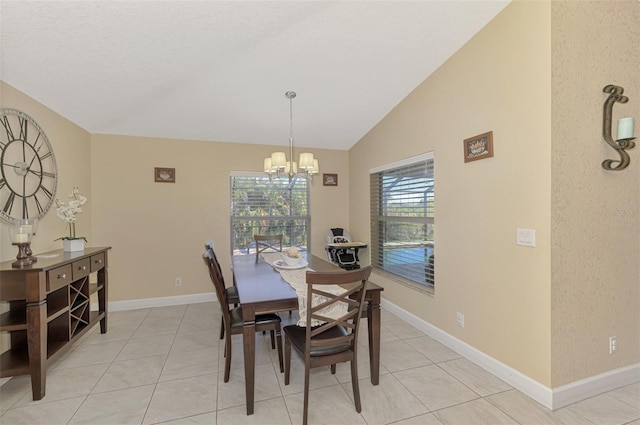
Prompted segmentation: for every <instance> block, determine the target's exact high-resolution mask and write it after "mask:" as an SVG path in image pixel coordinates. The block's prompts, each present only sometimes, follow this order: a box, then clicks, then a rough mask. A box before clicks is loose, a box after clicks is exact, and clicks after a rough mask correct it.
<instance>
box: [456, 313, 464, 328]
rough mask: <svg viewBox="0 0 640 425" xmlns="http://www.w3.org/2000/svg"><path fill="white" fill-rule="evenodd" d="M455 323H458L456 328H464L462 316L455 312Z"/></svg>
mask: <svg viewBox="0 0 640 425" xmlns="http://www.w3.org/2000/svg"><path fill="white" fill-rule="evenodd" d="M456 322H457V323H458V326H460V327H461V328H464V314H463V313H460V312H457V313H456Z"/></svg>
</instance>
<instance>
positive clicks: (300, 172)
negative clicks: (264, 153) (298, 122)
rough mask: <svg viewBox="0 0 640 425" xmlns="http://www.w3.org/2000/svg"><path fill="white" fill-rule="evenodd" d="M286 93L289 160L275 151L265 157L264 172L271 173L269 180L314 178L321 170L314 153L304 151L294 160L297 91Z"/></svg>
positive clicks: (281, 153)
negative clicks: (296, 160) (294, 119)
mask: <svg viewBox="0 0 640 425" xmlns="http://www.w3.org/2000/svg"><path fill="white" fill-rule="evenodd" d="M284 95H285V97H286V98H287V99H289V160H287V155H286V154H285V153H284V152H273V153H272V154H271V156H268V157H266V158H265V159H264V172H265V173H267V174H268V175H269V180H271V179H272V178H274V177H275V178H279V177H285V176H287V177H289V182H291V181H292V180H293V179H294V178H295V177H302V178H306V179H308V180H312V178H313V175H314V174H318V172H319V171H320V170H319V167H318V160H317V159H315V158H314V157H313V154H312V153H308V152H303V153H301V154H300V160H299V161H298V162H295V161H294V160H293V98H294V97H296V92H294V91H288V92H286V93H285V94H284Z"/></svg>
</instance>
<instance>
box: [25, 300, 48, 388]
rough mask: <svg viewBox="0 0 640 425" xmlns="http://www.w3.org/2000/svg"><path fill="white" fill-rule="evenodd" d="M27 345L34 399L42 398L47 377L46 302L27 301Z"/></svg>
mask: <svg viewBox="0 0 640 425" xmlns="http://www.w3.org/2000/svg"><path fill="white" fill-rule="evenodd" d="M27 346H28V351H29V373H30V374H31V392H32V393H33V399H34V400H42V397H44V395H45V388H46V379H47V302H46V301H39V302H33V303H27Z"/></svg>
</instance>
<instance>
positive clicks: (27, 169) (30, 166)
mask: <svg viewBox="0 0 640 425" xmlns="http://www.w3.org/2000/svg"><path fill="white" fill-rule="evenodd" d="M57 185H58V169H57V166H56V159H55V157H54V155H53V149H51V144H50V143H49V139H47V135H46V134H44V131H43V130H42V128H40V126H39V125H38V123H36V122H35V121H34V120H33V118H31V117H30V116H29V115H27V114H25V113H24V112H21V111H17V110H15V109H0V218H1V219H2V220H4V221H6V222H8V223H14V222H15V221H16V220H18V219H23V218H41V217H42V216H44V215H45V214H46V213H47V211H48V210H49V208H51V204H53V201H54V198H55V194H56V188H57Z"/></svg>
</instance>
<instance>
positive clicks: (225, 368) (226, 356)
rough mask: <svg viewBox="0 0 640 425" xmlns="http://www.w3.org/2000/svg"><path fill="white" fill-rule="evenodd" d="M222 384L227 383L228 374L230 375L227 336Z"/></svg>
mask: <svg viewBox="0 0 640 425" xmlns="http://www.w3.org/2000/svg"><path fill="white" fill-rule="evenodd" d="M224 353H225V359H224V382H229V374H230V373H231V336H230V335H227V340H226V341H225V347H224Z"/></svg>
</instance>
